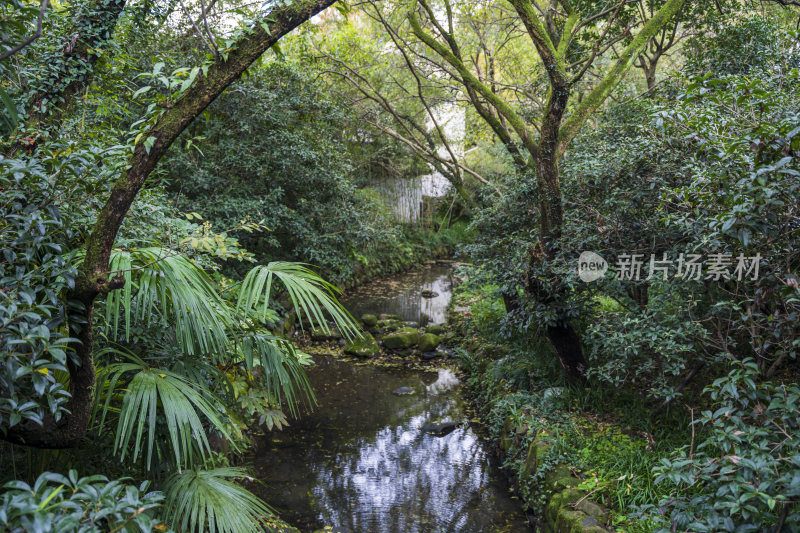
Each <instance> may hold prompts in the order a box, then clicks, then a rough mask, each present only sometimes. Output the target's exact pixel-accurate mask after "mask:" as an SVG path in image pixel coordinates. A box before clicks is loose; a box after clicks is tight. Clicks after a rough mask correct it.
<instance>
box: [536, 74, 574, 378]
mask: <svg viewBox="0 0 800 533" xmlns="http://www.w3.org/2000/svg"><path fill="white" fill-rule="evenodd" d="M554 93H555V94H556V96H553V97H552V98H551V100H550V102H548V108H547V110H546V114H545V119H544V121H543V123H542V134H541V140H540V151H539V153H538V157H536V162H535V163H536V179H537V182H538V184H539V187H538V189H539V194H540V195H541V198H540V200H539V204H540V210H541V214H540V217H541V219H540V238H541V242H542V248H543V249H542V250H541V252H540V254H538V255H537V254H534V257H533V258H532V264H531V267H533V268H535V265H534V263H535V262H536V261H543V262H544V265H545V269H546V273H547V274H546V275H547V277H548V278H549V284H548V285H547V286H546V287H545V286H544V284H543V283H541V282H539V281H538V280H535V282H534V283H531V284H530V288H531V289H532V292H533V294H532V296H533V297H534V298H535V299H536V300H537V301H538V302H540V303H543V304H546V305H548V306H551V307H552V308H553V309H554V310H555V312H556V323H555V324H553V325H549V326H547V327H546V328H545V334H546V335H547V339H548V340H549V341H550V344H551V345H552V346H553V349H554V350H555V352H556V355H557V357H558V360H559V363H560V364H561V368H563V370H564V374H565V375H566V376H567V379H569V380H570V381H571V382H573V383H582V382H583V381H584V374H585V372H586V360H585V359H584V357H583V348H582V346H581V341H580V336H579V335H578V332H577V331H576V330H575V328H573V327H572V324H570V321H569V318H568V317H567V316H566V314H565V313H564V312H563V310H562V309H561V306H562V305H563V302H566V301H567V300H568V298H569V295H568V294H564V293H563V291H564V289H563V287H562V284H561V279H560V276H559V275H558V274H556V273H555V272H554V271H553V268H552V266H551V265H552V261H553V260H554V259H555V258H556V255H557V254H558V252H559V247H560V246H561V242H560V239H561V232H562V224H563V222H564V208H563V201H562V198H561V180H560V175H559V159H560V158H561V155H562V154H563V152H564V147H563V146H562V145H560V143H559V140H558V130H559V128H560V126H561V121H562V118H563V115H564V112H565V110H566V106H567V101H568V98H569V91H568V90H567V89H566V88H564V89H560V90H555V91H554ZM529 279H535V270H534V271H533V272H531V273H530V274H529Z"/></svg>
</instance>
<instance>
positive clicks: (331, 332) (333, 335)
mask: <svg viewBox="0 0 800 533" xmlns="http://www.w3.org/2000/svg"><path fill="white" fill-rule="evenodd" d="M341 338H342V334H341V333H340V332H339V330H338V329H336V328H330V329H328V331H325V330H324V329H322V328H314V329H312V330H311V340H314V341H331V340H339V339H341Z"/></svg>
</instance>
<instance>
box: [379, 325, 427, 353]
mask: <svg viewBox="0 0 800 533" xmlns="http://www.w3.org/2000/svg"><path fill="white" fill-rule="evenodd" d="M418 342H419V332H418V331H417V330H416V329H414V328H400V329H398V330H397V331H395V332H394V333H389V334H388V335H386V336H384V337H383V345H384V346H386V347H387V348H389V349H390V350H403V349H406V348H411V347H412V346H416V345H417V343H418Z"/></svg>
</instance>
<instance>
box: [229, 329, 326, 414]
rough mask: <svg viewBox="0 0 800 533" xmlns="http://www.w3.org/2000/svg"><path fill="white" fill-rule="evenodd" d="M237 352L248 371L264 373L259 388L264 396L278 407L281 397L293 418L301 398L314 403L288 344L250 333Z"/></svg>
mask: <svg viewBox="0 0 800 533" xmlns="http://www.w3.org/2000/svg"><path fill="white" fill-rule="evenodd" d="M238 348H239V350H240V352H241V353H242V355H243V356H244V359H245V361H246V364H247V368H248V370H252V368H253V367H254V366H260V367H261V368H262V369H263V371H264V379H263V380H262V384H263V385H264V387H265V389H266V392H267V393H268V394H269V395H270V396H272V397H274V398H276V399H277V400H278V402H279V405H281V404H280V400H281V396H282V395H283V397H284V398H286V403H287V404H288V409H289V412H290V413H291V414H292V415H293V416H296V415H297V405H298V400H299V396H300V395H303V396H305V399H306V400H307V401H308V402H312V403H313V402H314V393H313V390H312V389H311V384H310V383H309V381H308V376H306V373H305V370H304V369H303V364H302V363H301V361H300V358H299V357H298V355H297V351H296V350H295V347H294V345H293V344H292V343H291V342H289V341H287V340H286V339H282V338H280V337H276V336H274V335H270V334H266V333H250V334H247V335H245V336H244V337H243V338H242V339H241V340H240V342H239V343H238ZM281 393H282V395H281Z"/></svg>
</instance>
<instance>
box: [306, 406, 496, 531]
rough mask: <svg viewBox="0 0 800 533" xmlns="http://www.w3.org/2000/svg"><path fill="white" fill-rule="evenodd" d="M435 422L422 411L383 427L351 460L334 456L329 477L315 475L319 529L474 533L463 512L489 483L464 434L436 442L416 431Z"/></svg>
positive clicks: (480, 456) (478, 452) (482, 458)
mask: <svg viewBox="0 0 800 533" xmlns="http://www.w3.org/2000/svg"><path fill="white" fill-rule="evenodd" d="M437 403H438V402H437ZM442 415H443V411H442V410H441V409H435V410H433V411H425V412H424V413H422V414H420V415H419V416H415V417H412V418H411V419H410V420H409V421H408V424H407V425H406V426H404V427H394V428H390V427H387V428H384V429H382V430H380V431H379V432H378V433H377V434H376V435H375V436H374V437H373V438H372V439H363V440H362V441H360V442H359V446H358V451H357V453H354V454H352V455H347V456H339V457H337V466H338V468H337V469H336V471H333V470H325V471H322V472H319V476H318V484H317V486H316V487H315V489H314V496H315V499H316V500H317V504H318V505H319V509H320V514H321V516H320V518H321V519H322V520H323V522H325V523H327V524H335V525H337V526H344V527H349V528H351V529H353V530H354V531H375V532H401V531H404V532H405V531H408V532H411V531H437V530H441V531H459V530H473V531H480V530H481V529H480V528H475V525H474V524H473V525H472V527H468V524H467V521H468V520H467V517H466V516H465V513H464V506H465V505H466V504H467V503H468V501H469V499H470V497H471V496H469V495H470V494H471V493H475V494H479V493H480V491H481V489H482V488H484V487H485V486H486V485H487V483H488V482H489V479H488V475H487V473H486V468H485V463H486V459H487V458H486V453H485V451H484V450H483V449H482V447H481V446H480V443H479V442H478V439H477V437H476V436H475V435H474V434H473V433H472V431H471V430H469V429H465V428H459V429H457V430H456V431H454V432H452V433H450V434H449V435H447V436H445V437H441V438H438V437H433V436H431V435H425V434H422V433H421V432H420V431H419V429H418V428H419V427H420V426H421V425H422V424H424V423H425V422H427V421H428V420H430V419H432V418H438V417H441V416H442Z"/></svg>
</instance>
